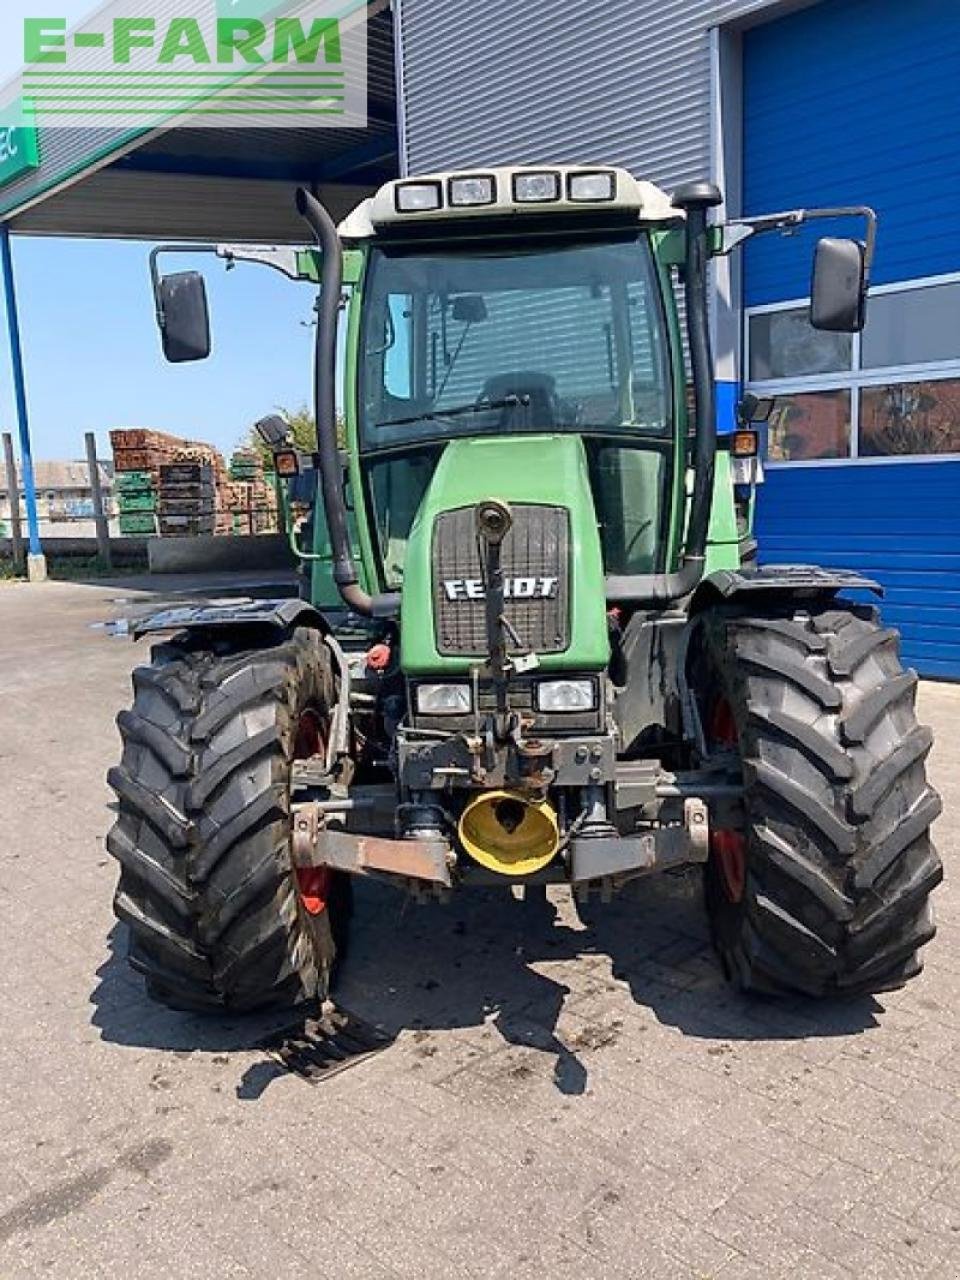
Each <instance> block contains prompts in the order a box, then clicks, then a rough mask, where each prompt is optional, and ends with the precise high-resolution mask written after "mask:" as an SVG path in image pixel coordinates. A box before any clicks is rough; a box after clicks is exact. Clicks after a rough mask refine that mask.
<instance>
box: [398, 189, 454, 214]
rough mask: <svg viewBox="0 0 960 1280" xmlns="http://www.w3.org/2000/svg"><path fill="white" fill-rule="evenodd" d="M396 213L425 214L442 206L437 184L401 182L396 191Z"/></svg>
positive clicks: (441, 194)
mask: <svg viewBox="0 0 960 1280" xmlns="http://www.w3.org/2000/svg"><path fill="white" fill-rule="evenodd" d="M396 199H397V212H398V213H427V212H429V211H430V210H431V209H439V208H440V206H441V205H442V204H443V193H442V191H441V190H440V183H439V182H401V183H400V185H399V186H398V187H397V189H396Z"/></svg>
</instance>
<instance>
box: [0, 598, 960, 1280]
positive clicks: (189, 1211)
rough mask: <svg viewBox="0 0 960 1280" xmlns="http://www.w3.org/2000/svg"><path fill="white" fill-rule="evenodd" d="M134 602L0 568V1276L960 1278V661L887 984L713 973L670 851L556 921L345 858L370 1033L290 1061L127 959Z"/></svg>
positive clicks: (691, 882) (949, 690) (933, 714)
mask: <svg viewBox="0 0 960 1280" xmlns="http://www.w3.org/2000/svg"><path fill="white" fill-rule="evenodd" d="M118 599H119V600H120V601H121V603H112V602H113V601H116V600H118ZM129 599H130V593H129V591H126V590H124V589H123V588H122V587H117V586H116V585H108V586H103V585H91V586H84V585H80V584H64V583H50V584H47V585H45V586H42V587H41V586H37V587H31V586H22V585H2V584H0V779H2V781H0V1018H2V1022H0V1026H2V1035H0V1277H2V1280H13V1278H19V1277H32V1276H43V1275H47V1274H57V1275H60V1276H65V1277H68V1278H72V1277H86V1276H97V1277H99V1276H104V1277H105V1276H110V1277H116V1276H117V1275H118V1274H123V1273H126V1274H128V1275H130V1276H131V1277H136V1278H137V1280H140V1278H141V1277H144V1278H152V1277H154V1276H156V1277H161V1276H163V1277H169V1276H176V1277H178V1278H180V1277H183V1278H187V1277H193V1276H198V1277H200V1276H202V1277H221V1276H223V1277H229V1276H239V1277H250V1276H255V1277H259V1276H270V1277H276V1276H278V1275H279V1276H286V1275H293V1274H297V1275H300V1274H322V1275H325V1276H331V1277H337V1278H339V1277H352V1276H364V1277H398V1276H401V1277H406V1276H411V1277H413V1276H416V1277H430V1278H431V1280H432V1278H433V1277H446V1276H451V1277H453V1276H455V1277H474V1276H476V1277H501V1276H502V1277H507V1276H510V1277H511V1278H514V1277H520V1278H522V1277H527V1276H529V1277H534V1276H536V1277H538V1278H539V1277H542V1276H543V1275H544V1274H551V1275H557V1276H571V1277H574V1276H576V1277H577V1278H578V1280H588V1278H591V1277H643V1278H647V1277H650V1278H651V1280H653V1278H656V1277H661V1276H662V1277H669V1278H671V1280H672V1278H674V1277H677V1278H680V1280H694V1278H699V1280H707V1278H721V1277H722V1280H734V1278H743V1280H747V1278H749V1277H758V1278H759V1277H763V1278H765V1280H770V1278H772V1277H780V1276H791V1277H816V1278H817V1280H829V1278H830V1277H836V1278H837V1280H849V1278H850V1277H857V1280H870V1278H872V1277H878V1278H880V1277H882V1278H883V1280H888V1278H890V1277H904V1278H912V1277H938V1278H939V1277H944V1278H948V1277H954V1276H956V1275H957V1274H958V1273H960V889H958V888H957V881H956V877H955V874H954V871H955V866H956V849H957V848H958V837H960V781H958V777H960V770H958V765H960V745H958V744H960V688H957V687H953V686H946V685H939V686H937V685H924V686H923V688H922V691H921V715H922V718H923V719H925V720H926V721H928V722H929V723H932V724H933V726H934V729H935V732H936V734H937V745H936V747H935V750H934V754H933V757H932V762H931V767H932V773H933V781H934V782H935V784H936V785H937V786H938V787H939V788H940V790H941V791H942V792H943V794H944V798H945V812H944V816H943V818H942V819H941V820H940V822H939V823H938V824H937V827H936V836H937V838H938V843H939V846H940V849H941V852H942V854H943V855H944V861H945V864H946V869H947V881H946V884H945V885H944V887H943V888H942V889H940V890H939V891H938V892H937V895H936V903H937V908H938V917H939V925H940V932H939V934H938V937H937V939H936V940H935V942H934V943H933V944H932V945H931V947H930V948H929V949H928V953H927V957H926V960H927V967H926V971H925V973H924V975H923V976H922V977H921V978H920V979H919V980H918V981H917V982H916V983H914V984H912V985H911V986H910V987H909V988H908V989H907V990H905V991H903V992H898V993H895V994H893V995H890V996H884V997H882V998H881V999H879V1000H876V1001H874V1000H867V1001H860V1002H857V1003H853V1004H848V1005H839V1006H823V1007H818V1006H812V1005H810V1004H806V1003H804V1002H800V1001H797V1002H793V1003H787V1004H764V1003H755V1002H747V1001H745V1000H743V999H741V998H740V997H738V996H736V995H735V994H733V993H732V992H731V991H729V989H728V988H727V987H726V986H725V984H724V983H723V981H722V979H721V977H720V974H719V972H718V970H717V967H716V964H715V962H714V959H713V956H712V954H711V952H710V950H709V948H708V945H707V939H706V930H705V923H704V919H703V913H702V909H701V904H700V898H699V889H698V883H697V878H696V877H695V876H681V877H674V878H668V879H663V880H660V881H654V882H650V883H648V884H645V885H638V886H635V887H634V889H633V890H632V891H631V892H630V894H629V895H624V896H623V897H621V899H620V900H619V901H618V902H617V903H615V904H614V905H613V906H612V907H610V908H603V909H601V908H595V909H592V910H591V911H590V912H589V913H585V915H586V917H587V918H586V919H585V920H583V921H581V920H579V919H578V918H577V917H576V916H575V914H574V913H573V911H572V910H571V907H570V903H569V901H568V899H567V896H566V894H565V893H562V892H555V893H554V892H552V894H551V897H552V905H551V907H550V908H549V909H548V910H543V909H540V910H538V909H537V908H535V907H529V906H526V905H524V904H521V903H519V902H513V901H508V900H507V899H506V895H505V894H504V893H502V892H501V893H499V894H497V893H494V892H490V893H488V894H483V895H479V896H477V897H475V898H474V897H471V898H466V897H464V898H462V899H460V900H457V901H455V902H454V904H453V905H452V906H448V907H416V906H414V905H412V904H406V903H405V902H404V901H403V900H402V899H401V898H399V897H395V896H393V895H391V894H390V893H388V892H386V891H383V890H380V889H379V888H371V887H368V886H363V888H362V891H361V892H360V894H359V895H358V911H357V927H356V932H355V937H354V941H353V946H352V952H351V955H350V958H349V960H348V962H347V965H346V967H345V972H344V979H343V982H342V985H341V990H340V998H341V1000H342V1002H343V1004H344V1005H345V1006H346V1007H348V1008H350V1009H351V1010H353V1011H355V1012H356V1013H357V1014H359V1015H360V1016H362V1017H366V1018H370V1019H373V1020H376V1021H379V1022H381V1023H383V1024H384V1025H386V1026H387V1027H388V1028H389V1029H390V1030H391V1031H394V1032H396V1033H397V1039H396V1042H395V1043H394V1044H393V1045H392V1047H390V1048H389V1049H387V1050H386V1051H385V1052H383V1053H382V1054H380V1055H378V1056H377V1057H375V1058H373V1059H371V1060H369V1061H367V1062H365V1063H363V1064H362V1065H359V1066H357V1067H355V1068H353V1069H351V1070H349V1071H347V1072H345V1073H343V1074H341V1075H340V1076H338V1077H336V1078H335V1079H333V1080H330V1081H329V1082H327V1083H324V1084H322V1085H320V1086H316V1087H314V1086H311V1085H309V1084H306V1083H305V1082H303V1081H302V1080H300V1079H298V1078H295V1077H292V1076H288V1075H286V1074H284V1073H282V1072H280V1071H279V1070H278V1069H277V1067H276V1066H275V1064H274V1063H273V1062H272V1060H271V1059H269V1058H268V1057H266V1056H265V1055H264V1054H263V1052H262V1051H258V1050H256V1049H255V1047H254V1046H255V1045H256V1044H257V1042H258V1041H259V1040H260V1038H261V1037H262V1036H263V1035H264V1034H265V1033H266V1031H267V1030H268V1029H269V1024H267V1023H265V1022H264V1021H263V1020H255V1021H252V1022H251V1021H242V1020H231V1019H224V1020H220V1021H214V1022H208V1021H202V1020H198V1019H195V1018H192V1017H186V1016H182V1015H176V1014H172V1013H167V1012H165V1011H163V1010H160V1009H158V1008H156V1007H155V1006H153V1005H151V1004H150V1003H149V1002H148V1001H147V1000H146V998H145V996H144V993H143V990H142V986H141V983H140V981H139V980H138V979H137V977H136V976H135V975H134V974H133V973H132V972H130V971H129V969H128V968H127V966H126V963H125V961H124V960H123V958H122V951H123V945H124V940H123V937H122V931H121V930H119V928H117V927H116V926H115V924H114V921H113V917H112V913H111V909H110V899H111V894H112V891H113V887H114V882H115V876H116V871H115V864H114V863H113V860H112V859H111V858H109V857H108V856H107V854H106V852H105V850H104V836H105V834H106V831H107V828H108V826H109V823H110V813H109V810H108V807H107V806H108V804H109V802H110V800H111V794H110V792H109V791H108V789H107V787H106V784H105V782H104V775H105V773H106V770H107V768H108V767H109V765H110V764H111V763H113V762H114V759H115V756H116V754H117V751H118V739H117V735H116V731H115V728H114V725H113V719H114V716H115V714H116V711H117V710H118V709H119V708H120V707H122V706H124V705H126V704H127V702H128V700H129V672H130V669H131V668H132V666H134V665H135V663H136V662H137V661H138V660H140V659H142V657H143V656H145V646H142V645H141V646H137V647H134V646H132V645H131V644H130V643H129V642H127V641H123V640H119V639H113V638H111V637H110V636H109V635H108V634H107V633H106V632H105V631H104V630H103V629H102V628H101V627H99V626H98V625H97V624H99V623H102V622H104V621H106V620H108V619H110V618H112V617H114V616H115V615H116V614H118V613H121V614H122V613H126V612H129V611H130V608H131V606H130V605H129V604H128V603H127V601H129Z"/></svg>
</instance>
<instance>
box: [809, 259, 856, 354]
mask: <svg viewBox="0 0 960 1280" xmlns="http://www.w3.org/2000/svg"><path fill="white" fill-rule="evenodd" d="M866 276H867V273H866V264H865V258H864V246H863V245H862V244H861V243H860V241H859V240H841V239H838V238H836V237H834V236H824V237H823V239H822V240H818V241H817V248H816V252H815V254H814V259H813V282H812V284H811V286H810V323H811V325H812V326H813V327H814V329H824V330H826V331H827V332H830V333H859V332H860V330H861V329H862V328H863V322H864V319H865V312H866Z"/></svg>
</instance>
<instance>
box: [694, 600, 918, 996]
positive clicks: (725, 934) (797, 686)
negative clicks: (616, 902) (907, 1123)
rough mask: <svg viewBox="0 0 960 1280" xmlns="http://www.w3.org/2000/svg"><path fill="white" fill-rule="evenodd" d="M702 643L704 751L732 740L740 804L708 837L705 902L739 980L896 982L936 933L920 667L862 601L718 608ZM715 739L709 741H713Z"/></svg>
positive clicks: (766, 985)
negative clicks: (906, 663) (732, 819)
mask: <svg viewBox="0 0 960 1280" xmlns="http://www.w3.org/2000/svg"><path fill="white" fill-rule="evenodd" d="M702 627H703V632H702V640H703V644H702V647H701V648H700V650H699V662H698V665H699V670H698V673H697V675H696V676H695V680H698V681H699V684H698V686H697V687H699V689H700V691H701V692H700V707H701V715H702V719H703V723H704V727H705V730H706V735H707V739H708V741H710V749H711V754H713V753H714V752H716V751H723V750H732V751H736V752H738V754H739V757H740V763H741V767H742V771H743V779H744V786H745V792H744V815H743V821H742V823H741V824H737V825H735V826H734V827H733V828H732V829H728V830H724V829H723V828H722V827H721V828H720V829H718V830H715V831H714V832H713V833H712V841H711V854H710V860H709V862H708V864H707V869H706V886H705V887H706V899H707V909H708V912H709V915H710V921H711V928H712V932H713V937H714V942H715V945H716V947H717V949H718V951H719V953H720V956H721V959H722V962H723V964H724V968H725V969H726V971H727V973H728V976H729V977H730V978H731V979H732V980H733V981H734V982H735V983H736V984H737V985H738V986H740V987H741V988H743V989H744V990H749V991H758V992H765V993H774V994H775V993H784V992H803V993H805V994H807V995H810V996H830V995H840V994H845V995H851V996H852V995H862V994H868V993H869V994H873V993H877V992H880V991H887V990H892V989H895V988H897V987H900V986H902V985H903V983H904V982H906V981H907V980H908V979H909V978H911V977H913V976H914V975H915V974H917V973H919V972H920V969H921V967H922V966H921V962H920V959H919V955H918V952H919V949H920V947H922V946H923V945H924V944H925V943H926V942H929V940H930V939H931V938H932V937H933V934H934V925H933V915H932V910H931V906H930V902H929V894H930V891H931V890H932V889H933V888H934V887H935V886H936V885H937V884H938V883H939V882H940V880H941V879H942V875H943V871H942V866H941V863H940V859H939V857H938V856H937V853H936V850H935V849H934V847H933V845H932V844H931V842H930V835H929V828H930V824H931V823H932V822H933V820H934V819H935V818H936V816H937V815H938V814H939V812H940V808H941V804H940V798H939V796H938V795H937V793H936V792H935V791H934V790H933V789H932V788H931V787H930V786H929V785H928V783H927V779H926V771H925V761H926V757H927V754H928V752H929V750H930V746H931V743H932V736H931V734H930V731H929V729H926V728H924V727H922V726H920V725H919V724H918V723H917V720H916V716H915V713H914V701H915V691H916V684H917V677H916V674H915V673H914V672H912V671H904V670H903V668H902V667H901V666H900V662H899V658H898V637H897V633H896V632H895V631H892V630H887V629H884V628H882V627H881V626H880V625H879V624H878V622H877V619H876V613H875V611H874V610H872V609H867V608H860V607H858V606H854V605H847V606H844V605H841V604H836V603H833V602H831V603H830V605H829V606H828V607H817V606H811V609H810V611H809V612H806V611H798V610H792V609H791V610H782V611H779V612H771V614H769V615H767V616H755V615H747V614H745V613H737V612H735V611H732V610H731V611H721V610H716V611H714V612H712V613H710V614H708V615H706V616H705V618H704V620H703V623H702ZM711 739H712V741H711Z"/></svg>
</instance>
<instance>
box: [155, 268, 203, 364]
mask: <svg viewBox="0 0 960 1280" xmlns="http://www.w3.org/2000/svg"><path fill="white" fill-rule="evenodd" d="M159 303H160V318H161V321H160V323H161V328H160V336H161V339H162V341H163V354H164V355H165V356H166V358H167V359H168V360H169V361H170V363H171V364H185V363H187V362H188V361H191V360H206V358H207V356H208V355H209V354H210V350H211V342H210V311H209V307H208V305H207V289H206V285H205V284H204V282H203V276H202V275H200V273H199V271H180V272H177V273H176V274H175V275H170V276H164V277H163V278H162V279H161V281H160V297H159Z"/></svg>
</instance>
